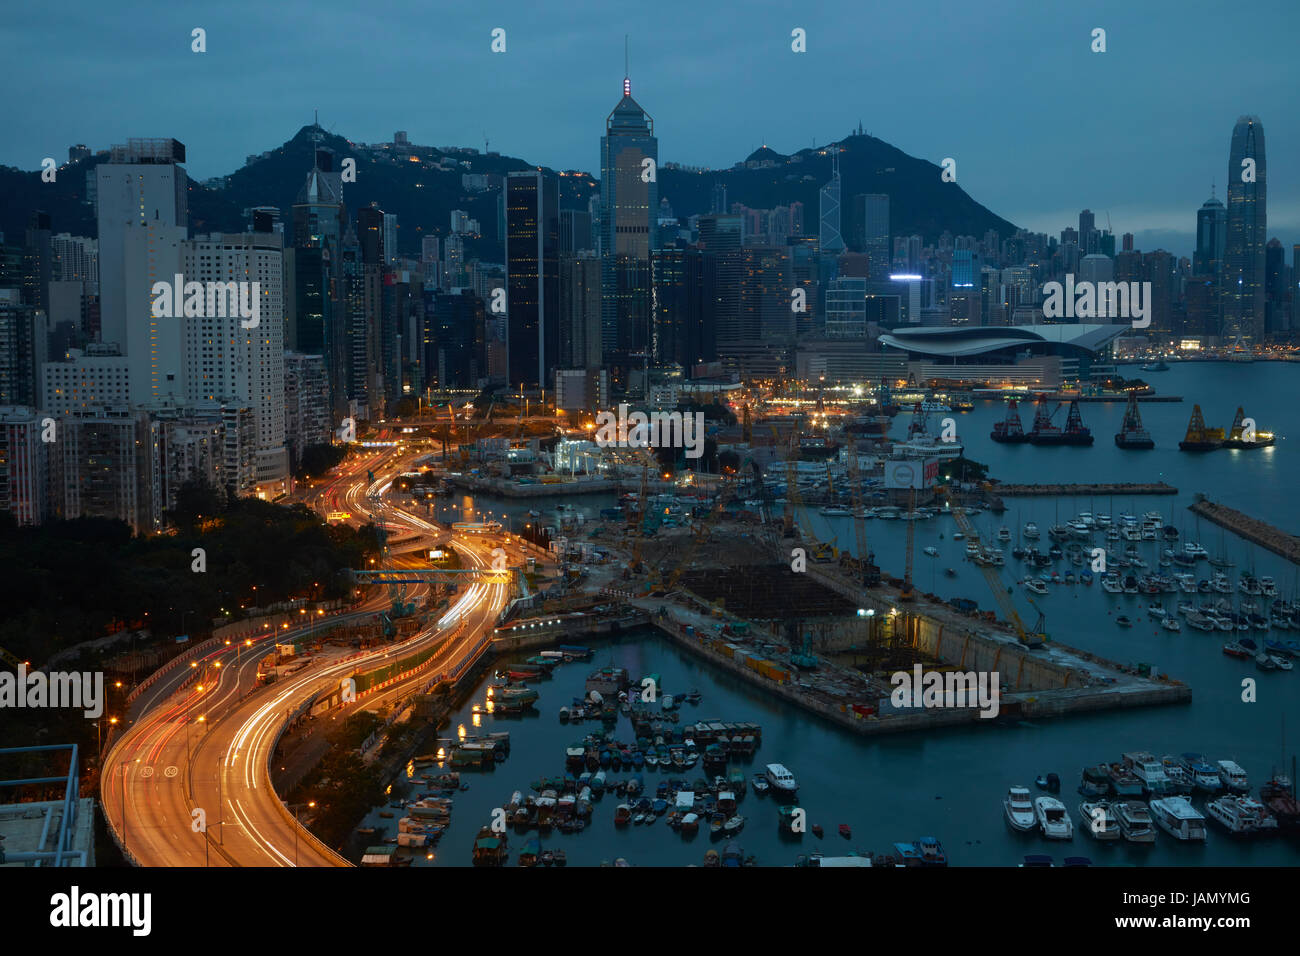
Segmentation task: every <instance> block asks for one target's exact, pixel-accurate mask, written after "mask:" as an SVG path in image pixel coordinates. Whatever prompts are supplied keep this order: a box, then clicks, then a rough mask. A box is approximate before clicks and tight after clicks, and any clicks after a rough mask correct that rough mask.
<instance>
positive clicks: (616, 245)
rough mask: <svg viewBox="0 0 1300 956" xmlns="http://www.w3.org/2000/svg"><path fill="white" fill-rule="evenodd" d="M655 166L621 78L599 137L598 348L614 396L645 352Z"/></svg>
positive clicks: (651, 141) (654, 148) (650, 134)
mask: <svg viewBox="0 0 1300 956" xmlns="http://www.w3.org/2000/svg"><path fill="white" fill-rule="evenodd" d="M658 162H659V140H658V139H656V138H655V135H654V120H653V119H651V118H650V115H649V114H648V113H646V111H645V110H643V109H642V108H641V107H640V106H639V105H638V104H637V102H636V100H634V99H632V81H631V80H630V79H629V78H628V77H624V78H623V96H622V98H621V99H620V100H619V101H618V104H617V105H616V106H615V107H614V109H613V111H611V112H610V114H609V116H608V117H607V118H606V119H605V135H604V136H602V137H601V139H600V255H601V269H600V295H601V351H602V356H603V360H604V362H605V364H606V365H607V366H608V367H609V368H610V375H611V378H612V379H613V382H612V384H613V386H614V388H615V389H616V390H617V391H619V392H622V391H623V390H625V389H626V387H627V377H628V372H629V370H630V369H631V367H632V365H633V364H637V365H640V364H643V363H644V362H646V361H647V356H648V350H649V347H650V341H649V340H650V253H651V251H652V250H654V249H655V248H656V243H657V239H658V237H657V235H656V231H655V228H654V227H655V221H656V218H657V216H658V210H659V183H658V178H659V177H658V170H657V169H656V168H655V166H656V164H657V163H658ZM652 170H653V175H652V174H651V172H652Z"/></svg>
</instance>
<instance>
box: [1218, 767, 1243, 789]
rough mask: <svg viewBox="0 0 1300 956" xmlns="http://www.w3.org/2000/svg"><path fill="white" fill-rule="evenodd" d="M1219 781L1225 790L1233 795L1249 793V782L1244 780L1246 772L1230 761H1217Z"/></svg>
mask: <svg viewBox="0 0 1300 956" xmlns="http://www.w3.org/2000/svg"><path fill="white" fill-rule="evenodd" d="M1219 780H1220V781H1222V783H1223V786H1224V788H1225V789H1228V790H1231V791H1233V792H1234V793H1250V781H1249V780H1247V779H1246V771H1244V770H1242V769H1241V765H1240V764H1238V763H1236V762H1235V761H1232V760H1220V761H1219Z"/></svg>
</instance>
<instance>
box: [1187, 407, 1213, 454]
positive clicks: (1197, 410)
mask: <svg viewBox="0 0 1300 956" xmlns="http://www.w3.org/2000/svg"><path fill="white" fill-rule="evenodd" d="M1223 441H1224V439H1223V429H1222V428H1206V427H1205V418H1204V416H1203V415H1202V414H1201V406H1200V405H1193V406H1192V419H1191V421H1189V422H1188V423H1187V434H1186V435H1185V436H1184V437H1183V440H1182V441H1180V442H1179V443H1178V450H1179V451H1214V450H1215V449H1216V448H1222V447H1223Z"/></svg>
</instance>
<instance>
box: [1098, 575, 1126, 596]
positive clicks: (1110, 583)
mask: <svg viewBox="0 0 1300 956" xmlns="http://www.w3.org/2000/svg"><path fill="white" fill-rule="evenodd" d="M1101 586H1102V587H1103V588H1104V589H1105V591H1106V593H1107V594H1123V593H1124V585H1122V584H1120V583H1119V575H1118V574H1115V573H1113V572H1112V573H1110V574H1107V575H1106V576H1105V577H1103V578H1102V579H1101Z"/></svg>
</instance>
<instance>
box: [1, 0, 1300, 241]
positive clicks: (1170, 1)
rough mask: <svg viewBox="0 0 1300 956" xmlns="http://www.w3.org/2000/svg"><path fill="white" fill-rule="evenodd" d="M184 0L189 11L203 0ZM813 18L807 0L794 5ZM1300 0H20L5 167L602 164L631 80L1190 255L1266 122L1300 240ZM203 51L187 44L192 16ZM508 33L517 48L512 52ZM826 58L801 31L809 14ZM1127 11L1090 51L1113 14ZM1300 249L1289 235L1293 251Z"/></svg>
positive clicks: (788, 137)
mask: <svg viewBox="0 0 1300 956" xmlns="http://www.w3.org/2000/svg"><path fill="white" fill-rule="evenodd" d="M187 7H189V8H191V9H189V10H187V9H186V8H187ZM791 11H797V12H791ZM1298 26H1300V3H1297V2H1296V0H1254V2H1251V3H1248V4H1247V3H1240V2H1206V0H1122V2H1111V0H1104V2H1090V3H1073V2H1069V3H1067V2H1063V0H1049V2H1042V0H1033V2H1021V3H1015V2H1010V0H1000V2H999V0H992V2H981V3H970V2H938V3H930V2H925V0H900V2H897V3H883V2H870V3H863V2H861V0H837V2H816V0H807V2H805V0H801V2H800V3H798V4H794V3H772V2H765V0H746V2H745V3H743V4H740V3H728V2H725V0H724V2H721V3H719V2H714V3H703V2H699V0H690V2H683V0H655V2H653V3H650V2H645V3H635V2H626V0H612V2H611V0H601V2H595V0H568V2H565V3H562V4H561V3H554V2H550V0H527V2H514V0H511V2H493V3H481V4H463V3H457V4H453V3H447V2H444V0H389V2H387V3H383V4H366V3H355V2H350V3H342V2H336V0H315V2H311V3H307V2H303V0H273V2H269V3H268V2H266V0H223V2H220V3H213V2H207V3H202V4H198V3H194V4H187V3H179V4H168V5H166V6H164V5H163V4H161V3H158V4H153V3H139V2H134V0H122V2H116V3H109V4H105V3H102V2H90V0H65V2H63V3H58V4H23V5H18V4H10V5H9V7H8V9H7V10H6V13H5V19H4V22H3V23H0V37H2V38H3V42H2V45H0V50H2V51H3V54H4V62H5V64H6V67H7V68H6V70H5V73H6V78H7V85H8V89H7V90H6V97H5V101H6V102H5V113H4V125H5V135H4V137H3V142H2V143H0V163H5V164H8V165H13V166H18V167H20V168H23V169H36V168H38V167H39V165H40V160H41V158H42V157H44V156H54V157H55V158H57V159H58V160H59V161H60V162H62V161H64V160H65V159H66V157H67V147H68V146H69V145H70V144H72V143H77V142H82V143H86V144H87V145H89V146H91V147H92V148H95V149H102V148H106V147H107V146H109V145H111V144H112V143H114V142H120V141H123V140H125V139H126V138H128V137H132V136H174V137H176V138H177V139H179V140H181V141H182V142H184V143H185V144H186V146H187V150H188V156H189V161H188V163H187V167H188V169H189V171H190V174H191V175H192V176H194V177H196V178H199V179H202V178H206V177H209V176H215V175H222V174H226V173H229V172H232V171H234V170H235V169H237V168H238V167H239V166H241V165H242V164H243V162H244V158H245V156H246V155H248V154H249V153H259V152H262V151H263V150H265V149H269V148H271V147H274V146H277V145H279V144H280V143H282V142H284V140H286V139H288V138H289V137H290V136H291V135H292V134H293V133H294V132H296V131H297V129H298V128H299V127H301V126H302V125H304V124H306V123H310V122H311V119H312V110H313V109H319V110H320V118H321V124H322V125H323V126H325V127H326V128H328V129H332V130H333V131H334V132H336V133H338V134H340V135H343V136H346V137H348V138H349V139H352V140H354V141H359V142H383V141H388V140H390V139H391V138H392V134H393V131H394V130H398V129H404V130H406V131H407V132H408V134H409V136H410V139H411V141H412V142H414V143H419V144H423V145H433V146H446V145H466V146H476V147H478V148H480V149H481V148H482V147H483V141H484V136H485V135H486V136H487V138H489V139H490V140H491V145H492V148H493V149H495V150H500V151H501V152H503V153H506V154H510V155H515V156H519V157H521V158H524V159H527V160H529V161H532V162H537V163H540V164H544V165H548V166H552V167H556V168H578V169H587V170H592V171H598V167H599V136H600V134H601V132H602V129H603V122H604V118H605V116H606V115H607V114H608V112H609V110H610V109H611V108H612V107H613V105H614V104H615V103H616V102H617V100H618V97H619V95H620V93H621V83H622V78H623V37H624V35H625V34H630V35H631V63H632V81H633V95H634V96H635V97H636V98H637V100H638V102H639V103H640V104H641V105H642V106H643V107H644V108H645V109H646V110H647V111H648V112H649V113H650V114H651V116H652V117H653V118H654V120H655V131H656V133H657V134H658V136H659V155H660V159H661V161H670V160H671V161H676V162H681V163H686V164H692V165H704V166H713V167H725V166H729V165H731V164H732V163H733V162H735V161H736V160H738V159H743V158H744V157H745V155H746V154H748V153H749V152H750V151H751V150H752V149H754V148H756V147H757V146H760V145H762V144H763V143H767V144H768V145H770V146H771V147H772V148H774V149H776V150H778V151H780V152H784V153H789V152H793V151H794V150H796V149H799V148H802V147H804V146H808V145H811V144H812V143H814V142H815V143H817V144H818V145H821V144H825V143H827V142H831V141H833V140H835V139H836V138H839V137H841V136H843V135H845V134H846V133H847V132H848V131H849V130H850V128H851V127H853V126H855V125H856V124H857V122H858V120H859V119H861V121H862V123H863V125H864V127H865V129H866V130H867V131H868V132H870V133H872V134H873V135H875V136H878V137H880V138H881V139H884V140H886V141H887V142H889V143H892V144H893V145H895V146H897V147H898V148H899V149H901V150H903V151H904V152H907V153H909V154H911V155H914V156H918V157H922V158H925V159H929V160H931V161H933V162H936V163H937V162H939V161H940V160H942V159H943V158H944V157H953V158H955V159H956V160H957V177H958V182H959V183H960V184H961V185H962V186H963V187H964V188H965V189H966V191H967V192H969V193H970V194H971V195H972V196H973V197H974V198H975V199H976V200H978V201H979V202H981V203H983V204H984V205H985V206H987V207H989V208H990V209H991V210H993V211H994V212H996V213H998V214H999V215H1002V216H1004V217H1006V218H1007V219H1010V220H1011V221H1013V222H1015V223H1017V224H1019V225H1023V226H1026V227H1028V228H1031V229H1035V230H1041V231H1046V232H1049V233H1057V232H1059V231H1060V230H1061V229H1062V228H1063V227H1065V226H1068V225H1077V221H1078V212H1079V210H1080V209H1083V208H1085V207H1087V208H1091V209H1092V210H1093V211H1094V212H1095V213H1096V215H1097V222H1098V225H1099V226H1102V227H1103V228H1104V227H1105V223H1106V215H1107V213H1109V215H1110V223H1111V226H1112V228H1113V230H1114V232H1115V233H1116V235H1117V236H1118V235H1120V234H1122V233H1124V232H1134V233H1135V234H1136V235H1137V237H1138V245H1139V248H1142V249H1144V250H1149V249H1153V248H1156V247H1157V246H1160V245H1163V246H1164V247H1165V248H1167V249H1169V250H1170V251H1173V252H1175V253H1177V254H1180V255H1187V254H1190V251H1191V246H1192V242H1193V239H1194V231H1195V213H1196V209H1197V207H1199V206H1200V204H1201V203H1202V202H1203V201H1204V200H1205V199H1206V198H1208V196H1209V193H1210V184H1211V182H1214V183H1216V184H1217V185H1218V194H1219V196H1220V197H1221V198H1222V197H1223V194H1224V189H1223V184H1224V181H1225V178H1226V176H1227V174H1228V144H1229V138H1230V135H1231V132H1232V127H1233V124H1234V122H1235V121H1236V119H1237V117H1238V116H1239V115H1241V114H1243V113H1250V114H1255V115H1257V116H1259V117H1260V118H1261V120H1262V121H1263V126H1264V131H1265V137H1266V146H1267V161H1268V234H1269V236H1270V237H1272V236H1277V237H1278V238H1279V239H1281V240H1282V241H1283V242H1284V243H1285V244H1286V245H1287V246H1288V249H1289V247H1290V246H1291V245H1292V243H1294V242H1300V187H1298V186H1297V182H1296V175H1295V173H1296V163H1295V161H1294V157H1295V156H1296V155H1297V147H1298V146H1300V143H1298V142H1297V138H1298V137H1297V129H1296V126H1297V109H1296V93H1297V82H1296V80H1297V76H1298V74H1300V68H1298V67H1297V65H1296V64H1297V50H1298V48H1300V34H1298V31H1297V27H1298ZM195 27H202V28H204V29H205V30H206V31H207V52H206V53H202V54H198V53H193V52H191V49H190V47H191V30H192V29H193V28H195ZM496 27H501V28H504V29H505V31H506V38H505V39H506V52H505V53H493V52H492V51H491V49H490V46H491V42H492V37H491V31H492V30H493V29H494V28H496ZM796 27H798V28H802V29H803V30H805V31H806V34H807V52H805V53H794V52H792V50H791V42H792V41H791V31H792V30H793V29H795V28H796ZM1096 27H1101V28H1103V29H1105V31H1106V48H1107V49H1106V52H1105V53H1093V52H1092V51H1091V49H1090V47H1091V45H1092V36H1091V34H1092V31H1093V29H1094V28H1096ZM1288 261H1290V255H1289V254H1288Z"/></svg>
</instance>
